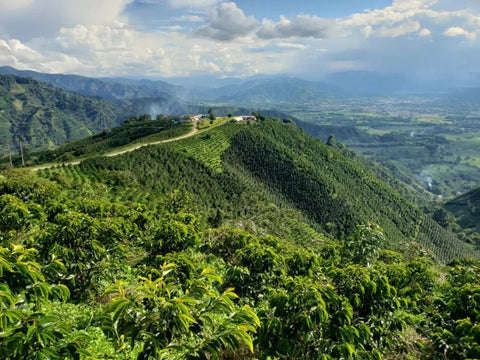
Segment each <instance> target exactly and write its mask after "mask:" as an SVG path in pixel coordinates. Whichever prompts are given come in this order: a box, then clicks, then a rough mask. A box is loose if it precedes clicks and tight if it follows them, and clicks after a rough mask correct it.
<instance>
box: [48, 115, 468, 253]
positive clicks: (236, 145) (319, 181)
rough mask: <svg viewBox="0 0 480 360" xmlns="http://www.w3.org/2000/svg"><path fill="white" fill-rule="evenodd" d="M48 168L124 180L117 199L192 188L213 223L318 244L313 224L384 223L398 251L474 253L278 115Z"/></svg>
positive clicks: (319, 228) (146, 198)
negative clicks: (409, 246) (413, 246)
mask: <svg viewBox="0 0 480 360" xmlns="http://www.w3.org/2000/svg"><path fill="white" fill-rule="evenodd" d="M42 174H44V176H47V177H49V178H51V179H59V177H58V176H59V174H63V175H62V176H67V177H71V176H73V178H74V179H82V180H81V181H82V182H84V181H86V180H88V181H90V182H92V186H94V187H95V186H97V185H94V184H95V183H97V182H99V181H100V179H104V182H105V181H106V183H107V184H113V185H114V184H123V185H124V186H123V187H117V188H115V187H113V188H112V189H110V190H109V191H108V194H109V196H110V197H111V198H112V199H119V198H121V199H126V200H128V201H136V202H144V203H145V204H154V203H155V202H156V200H155V199H158V198H159V197H161V196H163V194H165V193H168V192H170V191H173V190H175V189H179V190H184V191H187V192H188V193H190V194H192V199H193V200H194V202H195V203H196V204H197V206H198V207H199V208H200V209H202V210H203V211H205V212H206V214H207V216H208V217H209V218H210V219H212V221H220V222H222V221H223V222H226V223H229V224H233V225H234V226H235V227H239V228H243V229H247V230H248V231H250V232H254V233H257V234H266V233H273V234H275V235H277V236H280V237H287V236H286V235H285V234H297V235H296V236H294V237H293V238H294V239H299V240H298V241H301V242H302V243H304V242H307V243H308V242H309V241H312V238H311V237H310V240H308V239H309V237H308V235H307V234H309V233H312V231H313V233H315V232H316V233H318V232H321V233H323V234H326V235H328V236H334V237H337V238H346V236H347V235H348V234H350V233H352V232H353V231H354V230H355V226H356V225H357V224H365V223H368V222H375V223H377V224H379V225H380V226H381V227H383V228H384V229H385V231H386V236H387V238H388V246H389V247H391V248H401V247H402V246H404V244H406V243H409V242H411V241H418V242H420V243H421V244H422V245H424V246H425V247H426V248H428V249H430V250H431V251H432V252H433V254H434V255H435V256H436V257H437V258H438V259H439V260H442V261H445V262H446V261H449V260H451V259H453V258H456V257H460V256H462V255H463V254H466V253H469V252H471V250H470V248H469V247H468V246H466V245H464V244H463V243H462V242H460V241H459V240H458V239H457V238H456V237H455V235H453V234H451V233H449V232H447V231H446V230H444V229H443V228H442V227H440V226H439V225H438V224H437V223H436V222H435V221H433V220H431V219H430V218H429V217H427V216H425V215H424V214H422V212H421V211H420V210H419V209H418V208H416V207H415V206H414V205H412V204H411V203H410V202H408V201H407V200H405V199H403V198H402V197H401V196H400V195H399V194H398V193H397V192H395V191H394V190H393V189H392V188H390V187H389V186H387V185H385V184H384V183H383V182H381V181H380V180H378V179H377V178H376V177H375V175H374V174H373V173H372V172H371V171H370V170H368V169H367V168H365V167H363V166H361V164H356V163H355V162H353V161H352V160H350V159H349V158H347V157H345V156H344V155H343V154H342V153H341V151H339V150H337V149H335V148H331V147H328V146H326V145H325V144H323V143H322V142H320V141H318V140H315V139H314V138H312V137H311V136H309V135H306V134H305V133H304V132H303V131H301V130H300V129H299V128H297V127H296V126H295V125H293V124H284V123H282V122H280V121H278V120H277V121H274V120H265V121H261V122H258V123H255V124H251V125H246V124H245V125H241V124H236V123H228V124H226V125H223V126H220V127H217V128H214V129H212V130H210V131H208V132H206V133H203V134H199V135H196V136H193V137H190V138H188V139H184V140H180V141H176V142H172V143H167V144H162V145H158V146H150V147H147V148H142V149H140V150H138V151H135V152H132V153H128V154H123V155H120V156H116V157H110V158H104V157H95V158H92V159H89V160H86V161H84V162H82V163H81V165H80V166H75V167H73V168H72V169H68V168H61V169H49V170H45V171H44V172H42ZM105 179H106V180H105ZM79 185H80V184H79ZM215 219H216V220H215ZM220 219H221V220H220ZM302 224H303V225H302ZM299 229H303V230H301V231H300V230H299ZM309 229H310V230H309Z"/></svg>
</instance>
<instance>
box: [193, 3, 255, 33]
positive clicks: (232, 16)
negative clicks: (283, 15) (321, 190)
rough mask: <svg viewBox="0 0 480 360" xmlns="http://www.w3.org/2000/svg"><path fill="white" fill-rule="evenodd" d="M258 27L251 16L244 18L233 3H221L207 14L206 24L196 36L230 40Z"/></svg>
mask: <svg viewBox="0 0 480 360" xmlns="http://www.w3.org/2000/svg"><path fill="white" fill-rule="evenodd" d="M257 26H258V21H257V20H256V19H255V18H254V17H253V16H248V17H247V16H246V15H245V13H244V12H243V10H242V9H240V8H238V7H237V4H235V3H234V2H227V3H222V4H220V5H219V6H218V7H216V8H214V9H212V10H211V11H210V12H209V14H208V23H207V24H206V25H205V26H202V27H200V28H199V29H197V31H196V34H197V35H199V36H203V37H208V38H212V39H216V40H222V41H225V40H232V39H235V38H238V37H242V36H246V35H248V34H251V33H252V32H253V31H254V30H255V29H256V28H257Z"/></svg>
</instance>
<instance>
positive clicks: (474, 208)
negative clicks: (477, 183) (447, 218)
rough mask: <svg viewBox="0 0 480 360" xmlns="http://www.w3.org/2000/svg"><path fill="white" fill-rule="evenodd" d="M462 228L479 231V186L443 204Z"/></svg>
mask: <svg viewBox="0 0 480 360" xmlns="http://www.w3.org/2000/svg"><path fill="white" fill-rule="evenodd" d="M445 209H446V210H447V211H448V212H450V213H451V214H453V215H454V217H455V218H456V221H457V223H458V224H459V225H460V226H461V228H462V229H469V230H471V231H474V232H477V233H480V188H477V189H474V190H472V191H469V192H468V193H466V194H463V195H460V196H458V197H456V198H455V199H453V200H450V201H449V202H447V203H446V204H445Z"/></svg>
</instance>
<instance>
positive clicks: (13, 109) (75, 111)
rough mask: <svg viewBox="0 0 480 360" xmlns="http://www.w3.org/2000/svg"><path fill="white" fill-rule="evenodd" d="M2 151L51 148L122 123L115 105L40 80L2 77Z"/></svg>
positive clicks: (0, 104)
mask: <svg viewBox="0 0 480 360" xmlns="http://www.w3.org/2000/svg"><path fill="white" fill-rule="evenodd" d="M0 99H2V100H1V101H0V124H1V126H0V138H1V139H2V142H1V147H0V152H1V153H2V155H7V154H8V145H10V147H11V152H13V153H15V154H16V153H17V151H18V148H19V144H20V142H21V143H22V144H23V146H24V147H25V151H30V150H38V149H42V148H51V147H55V146H58V145H61V144H64V143H65V142H67V141H71V140H78V139H81V138H84V137H87V136H89V135H91V134H93V133H96V132H99V131H101V130H104V129H107V128H111V127H113V126H115V125H118V124H119V112H118V111H119V110H118V108H117V107H115V106H113V104H112V105H111V104H108V103H106V102H103V101H101V100H95V99H90V98H84V97H81V96H79V95H75V94H69V93H66V92H65V91H63V90H59V89H56V88H53V87H51V86H49V85H46V84H42V83H38V82H36V81H33V80H30V79H25V78H19V77H14V76H5V75H0Z"/></svg>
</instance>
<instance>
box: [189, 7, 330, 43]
mask: <svg viewBox="0 0 480 360" xmlns="http://www.w3.org/2000/svg"><path fill="white" fill-rule="evenodd" d="M334 26H335V23H334V21H333V20H329V19H323V18H320V17H317V16H310V15H297V16H296V17H294V18H292V19H288V18H287V17H285V16H280V20H279V21H278V22H275V21H272V20H269V19H263V20H262V22H260V21H258V20H257V19H256V18H255V17H253V16H246V15H245V13H244V12H243V10H242V9H240V8H239V7H238V6H237V4H236V3H234V2H227V3H222V4H220V5H219V6H217V7H216V8H214V9H213V10H212V11H210V13H209V15H208V18H207V24H206V25H204V26H202V27H200V28H198V29H197V30H196V32H195V34H196V35H198V36H203V37H207V38H211V39H215V40H222V41H228V40H233V39H236V38H239V37H244V36H252V37H257V38H259V39H288V38H295V37H296V38H315V39H324V38H326V37H328V36H329V34H330V32H331V31H332V29H333V28H334Z"/></svg>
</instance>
